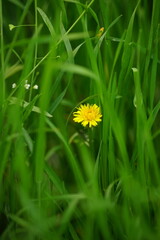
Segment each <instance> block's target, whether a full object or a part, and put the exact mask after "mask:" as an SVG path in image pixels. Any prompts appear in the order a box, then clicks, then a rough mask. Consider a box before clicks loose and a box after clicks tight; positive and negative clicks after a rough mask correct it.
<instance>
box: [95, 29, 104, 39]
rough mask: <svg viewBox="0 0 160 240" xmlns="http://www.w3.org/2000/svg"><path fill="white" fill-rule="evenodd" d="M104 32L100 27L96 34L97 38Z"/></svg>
mask: <svg viewBox="0 0 160 240" xmlns="http://www.w3.org/2000/svg"><path fill="white" fill-rule="evenodd" d="M103 32H104V27H101V28H100V29H99V31H98V33H97V35H96V37H97V38H100V37H101V36H102V34H103Z"/></svg>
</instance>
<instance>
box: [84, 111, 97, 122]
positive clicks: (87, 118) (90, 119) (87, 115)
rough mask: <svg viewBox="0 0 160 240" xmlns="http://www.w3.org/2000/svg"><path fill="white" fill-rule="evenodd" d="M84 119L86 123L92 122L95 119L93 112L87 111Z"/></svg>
mask: <svg viewBox="0 0 160 240" xmlns="http://www.w3.org/2000/svg"><path fill="white" fill-rule="evenodd" d="M85 118H86V120H87V121H92V120H93V119H95V112H93V111H92V110H88V111H87V112H86V114H85Z"/></svg>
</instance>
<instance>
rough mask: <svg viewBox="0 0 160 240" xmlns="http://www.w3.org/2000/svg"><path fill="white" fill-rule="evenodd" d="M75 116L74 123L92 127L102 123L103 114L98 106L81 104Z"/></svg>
mask: <svg viewBox="0 0 160 240" xmlns="http://www.w3.org/2000/svg"><path fill="white" fill-rule="evenodd" d="M73 116H74V118H73V121H74V122H77V123H81V124H82V125H83V126H84V127H86V126H87V125H89V127H92V126H97V124H98V123H97V122H100V121H101V117H102V114H101V112H100V108H99V107H98V106H97V105H96V104H93V105H90V104H87V105H86V104H84V105H82V104H81V105H80V107H79V108H78V111H77V112H74V113H73Z"/></svg>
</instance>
